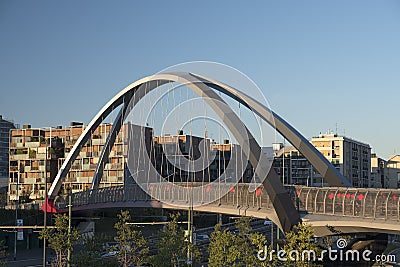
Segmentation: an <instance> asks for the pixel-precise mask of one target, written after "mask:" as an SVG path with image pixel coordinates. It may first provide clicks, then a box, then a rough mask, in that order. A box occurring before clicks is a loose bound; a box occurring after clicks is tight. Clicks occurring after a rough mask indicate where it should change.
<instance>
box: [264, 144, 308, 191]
mask: <svg viewBox="0 0 400 267" xmlns="http://www.w3.org/2000/svg"><path fill="white" fill-rule="evenodd" d="M273 148H274V151H275V160H274V163H273V165H272V166H273V168H274V170H275V172H276V173H277V174H278V175H279V176H280V177H281V179H282V182H283V183H284V184H296V185H307V186H312V185H313V184H314V183H315V182H316V181H315V180H314V178H315V176H316V171H315V170H314V168H313V167H312V165H311V164H310V162H309V161H308V160H307V159H306V158H305V157H304V156H303V155H302V154H301V153H300V152H299V151H298V150H297V149H296V148H295V147H293V146H283V144H282V143H276V144H274V145H273Z"/></svg>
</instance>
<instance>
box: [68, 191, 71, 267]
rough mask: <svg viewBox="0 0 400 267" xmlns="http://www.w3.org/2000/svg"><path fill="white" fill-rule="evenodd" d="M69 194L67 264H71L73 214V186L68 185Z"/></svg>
mask: <svg viewBox="0 0 400 267" xmlns="http://www.w3.org/2000/svg"><path fill="white" fill-rule="evenodd" d="M67 194H68V254H67V266H68V267H70V266H71V219H72V217H71V215H72V197H71V195H72V190H71V187H70V186H68V187H67Z"/></svg>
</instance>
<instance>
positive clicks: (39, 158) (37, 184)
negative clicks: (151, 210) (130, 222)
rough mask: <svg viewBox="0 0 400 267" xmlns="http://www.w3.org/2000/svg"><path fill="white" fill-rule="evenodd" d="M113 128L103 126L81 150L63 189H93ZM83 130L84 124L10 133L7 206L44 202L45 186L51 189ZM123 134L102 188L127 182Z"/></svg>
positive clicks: (107, 165) (27, 126) (116, 145)
mask: <svg viewBox="0 0 400 267" xmlns="http://www.w3.org/2000/svg"><path fill="white" fill-rule="evenodd" d="M111 127H112V125H110V124H102V125H100V126H99V127H98V128H97V129H96V131H95V132H93V133H92V139H91V140H89V141H88V142H87V143H86V145H85V146H84V147H83V148H82V151H81V152H80V154H79V156H78V157H77V159H76V160H75V162H74V163H73V164H72V166H71V171H70V172H69V174H68V175H67V177H66V179H65V183H64V187H70V188H72V192H77V191H82V190H84V189H87V188H89V187H90V185H91V183H92V179H93V175H94V172H95V169H96V164H97V162H98V160H99V156H100V153H101V150H102V148H103V146H104V143H105V141H106V138H107V136H108V133H109V132H110V130H111ZM83 130H84V126H83V125H82V124H81V123H71V125H70V126H69V127H61V126H59V127H56V128H51V129H50V128H31V126H30V125H24V127H23V129H15V130H12V131H11V138H10V147H9V155H10V156H9V183H8V203H9V204H11V203H13V202H15V201H17V200H18V201H19V202H20V203H24V202H32V201H33V202H34V203H35V202H37V203H41V202H42V201H43V200H44V198H45V191H46V190H45V186H46V184H47V189H49V188H50V185H51V183H52V182H53V180H54V178H55V176H56V175H57V172H58V169H59V168H60V167H61V165H62V163H63V161H64V160H65V158H66V156H67V155H68V153H69V151H70V150H71V148H72V147H73V145H74V144H75V142H76V141H77V140H78V138H79V136H80V135H81V133H82V132H83ZM122 133H123V131H121V133H120V134H119V135H118V136H117V139H116V141H115V144H114V146H113V147H112V151H111V153H110V156H109V159H108V163H107V164H106V166H105V168H104V173H103V179H102V181H101V183H100V187H103V186H104V187H106V186H115V185H121V184H123V181H124V164H125V159H124V153H123V140H122Z"/></svg>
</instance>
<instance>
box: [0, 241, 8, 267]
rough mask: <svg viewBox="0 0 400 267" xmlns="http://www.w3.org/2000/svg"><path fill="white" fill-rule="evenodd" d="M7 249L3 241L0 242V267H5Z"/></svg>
mask: <svg viewBox="0 0 400 267" xmlns="http://www.w3.org/2000/svg"><path fill="white" fill-rule="evenodd" d="M7 256H8V253H7V247H6V246H5V245H4V240H0V266H7Z"/></svg>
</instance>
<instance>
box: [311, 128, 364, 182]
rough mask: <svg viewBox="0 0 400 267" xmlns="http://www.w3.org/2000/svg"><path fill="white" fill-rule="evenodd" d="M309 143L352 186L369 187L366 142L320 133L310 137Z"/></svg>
mask: <svg viewBox="0 0 400 267" xmlns="http://www.w3.org/2000/svg"><path fill="white" fill-rule="evenodd" d="M311 144H312V145H313V146H314V147H315V148H316V149H318V150H319V151H320V152H321V153H322V154H323V155H324V156H325V157H326V159H327V160H328V161H330V162H331V163H332V164H333V166H335V168H336V169H337V170H338V171H339V172H340V173H341V174H343V176H345V177H346V178H347V179H348V180H349V182H350V183H351V184H352V185H353V186H354V187H370V172H371V147H370V146H369V145H368V144H365V143H362V142H359V141H356V140H353V139H351V138H348V137H345V136H339V135H337V134H320V135H319V136H318V137H313V138H312V139H311Z"/></svg>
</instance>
